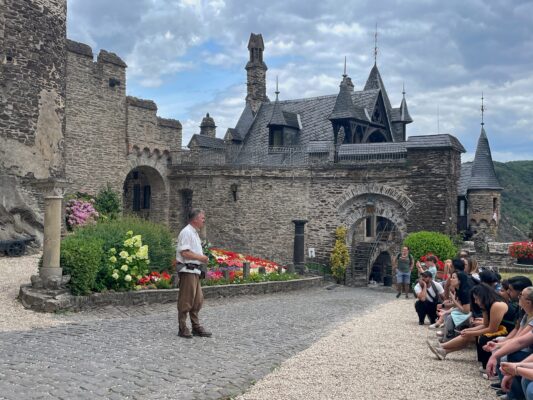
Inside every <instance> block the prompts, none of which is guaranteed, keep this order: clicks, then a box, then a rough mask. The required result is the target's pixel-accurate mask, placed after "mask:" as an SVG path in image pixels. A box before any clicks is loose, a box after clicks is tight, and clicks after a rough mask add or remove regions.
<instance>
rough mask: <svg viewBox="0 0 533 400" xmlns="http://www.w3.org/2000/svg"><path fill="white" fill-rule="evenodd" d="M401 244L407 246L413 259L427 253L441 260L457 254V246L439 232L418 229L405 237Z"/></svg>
mask: <svg viewBox="0 0 533 400" xmlns="http://www.w3.org/2000/svg"><path fill="white" fill-rule="evenodd" d="M403 245H404V246H407V247H409V252H410V253H411V255H412V256H413V257H414V258H415V260H418V259H420V257H422V256H425V255H426V254H428V253H432V254H434V255H436V256H437V257H438V258H439V259H441V260H443V261H444V260H446V259H448V258H452V259H453V258H455V256H456V255H457V247H456V246H455V245H454V244H453V242H452V241H451V239H450V238H449V237H448V236H446V235H444V234H442V233H439V232H428V231H420V232H415V233H411V234H410V235H408V236H407V237H406V238H405V240H404V242H403Z"/></svg>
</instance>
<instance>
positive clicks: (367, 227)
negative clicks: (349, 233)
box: [365, 217, 373, 237]
mask: <svg viewBox="0 0 533 400" xmlns="http://www.w3.org/2000/svg"><path fill="white" fill-rule="evenodd" d="M372 231H373V229H372V217H367V218H366V224H365V236H366V237H372V236H373V235H372Z"/></svg>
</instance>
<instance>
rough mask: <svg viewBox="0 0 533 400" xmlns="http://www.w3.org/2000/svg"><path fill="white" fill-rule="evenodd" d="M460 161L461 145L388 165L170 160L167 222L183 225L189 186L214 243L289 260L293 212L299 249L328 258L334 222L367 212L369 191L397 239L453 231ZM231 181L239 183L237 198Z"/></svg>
mask: <svg viewBox="0 0 533 400" xmlns="http://www.w3.org/2000/svg"><path fill="white" fill-rule="evenodd" d="M422 155H425V156H427V157H429V159H427V158H422ZM458 163H459V153H457V154H456V152H454V151H451V150H442V151H440V152H439V151H432V152H427V151H426V152H424V153H423V154H414V155H411V154H410V155H409V157H408V162H407V163H406V162H398V163H397V164H389V165H387V166H383V165H365V166H343V167H339V168H337V167H330V168H309V169H307V168H292V169H289V168H287V169H281V168H277V169H276V168H262V169H258V168H231V167H217V168H213V167H211V168H209V167H204V168H200V167H197V168H190V169H188V168H185V167H180V166H173V167H172V173H171V175H170V176H169V182H170V204H171V209H170V214H169V223H170V226H171V228H172V230H173V231H175V232H178V231H179V230H180V229H181V228H182V226H183V221H184V213H185V205H184V204H183V199H184V197H183V191H184V190H191V191H192V193H193V200H192V205H193V206H194V207H200V208H203V209H205V211H206V213H207V221H208V222H207V237H208V239H209V241H210V242H212V243H213V244H214V245H216V246H222V247H226V248H229V249H233V250H236V251H242V252H246V253H251V254H255V255H258V256H262V257H268V258H272V259H273V260H275V261H279V262H283V263H288V262H291V261H292V255H293V243H294V224H293V223H292V220H293V219H306V220H308V221H309V222H308V224H307V225H306V228H305V247H306V252H305V253H306V255H307V248H309V247H313V248H315V249H316V260H315V261H318V262H327V261H328V259H329V253H330V250H331V248H332V247H333V244H334V232H335V229H336V228H337V226H339V225H340V224H346V225H347V227H348V229H349V230H350V231H351V233H350V234H351V235H353V233H354V231H355V228H356V227H357V226H360V222H361V221H362V220H363V219H364V218H366V217H367V216H369V215H370V214H368V213H367V212H366V211H365V204H366V202H367V201H368V199H372V201H373V202H374V205H375V212H374V215H379V216H383V217H386V218H388V219H390V220H392V221H394V223H395V225H396V226H397V228H398V230H399V231H400V237H398V238H397V240H401V238H402V237H404V236H405V235H406V234H407V233H409V232H414V231H419V230H433V231H438V232H442V233H450V232H453V229H454V228H455V224H456V221H455V214H454V212H455V210H456V199H457V189H456V187H455V185H453V184H452V183H453V182H455V181H454V175H455V177H456V174H457V173H458V171H459V164H458ZM450 171H452V173H450ZM232 185H237V199H236V200H234V197H233V193H232V190H231V186H232ZM450 218H451V219H450ZM443 221H444V222H446V223H445V224H442V222H443ZM448 221H450V222H448ZM349 242H350V241H349ZM348 244H350V245H351V242H350V243H348Z"/></svg>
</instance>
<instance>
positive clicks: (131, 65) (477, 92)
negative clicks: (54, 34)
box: [67, 0, 533, 161]
mask: <svg viewBox="0 0 533 400" xmlns="http://www.w3.org/2000/svg"><path fill="white" fill-rule="evenodd" d="M67 4H68V5H67V7H68V8H67V9H68V14H67V36H68V37H69V39H72V40H76V41H79V42H83V43H86V44H88V45H90V46H91V47H92V48H93V51H94V53H95V54H97V53H98V51H99V50H100V49H105V50H107V51H111V52H114V53H117V54H118V55H119V56H120V57H121V58H122V59H123V60H125V62H126V63H127V64H128V69H127V93H128V95H131V96H135V97H139V98H144V99H151V100H154V101H155V102H156V103H157V105H158V115H159V116H161V117H164V118H174V119H178V120H180V122H181V123H182V125H183V145H184V146H186V145H187V143H188V142H189V139H190V137H191V136H192V135H193V134H195V133H199V125H200V123H201V121H202V118H203V117H204V116H205V114H206V113H209V114H210V115H211V116H212V117H213V118H214V120H215V123H216V125H217V137H224V134H225V132H226V129H227V128H232V127H235V124H236V122H237V120H238V118H239V115H240V113H241V112H242V109H243V108H244V104H245V97H246V71H245V70H244V67H245V65H246V62H247V60H248V50H247V44H248V39H249V37H250V33H251V32H253V33H261V34H262V35H263V39H264V42H265V51H264V61H265V63H266V64H267V66H268V71H267V95H268V96H269V97H270V99H274V98H275V94H274V91H275V86H276V85H275V82H276V77H278V79H279V91H280V100H290V99H298V98H303V97H314V96H321V95H331V94H337V93H338V90H339V83H340V81H341V79H342V73H343V66H344V57H346V59H347V74H348V75H349V76H350V77H351V79H352V81H353V83H354V85H355V90H361V89H362V88H363V86H364V84H365V81H366V79H367V77H368V74H369V73H370V70H371V68H372V66H373V64H374V47H375V32H376V24H377V32H378V35H377V48H378V51H377V65H378V67H379V69H380V72H381V76H382V78H383V81H384V84H385V88H386V90H387V93H388V95H389V98H390V100H391V103H392V105H393V107H398V106H399V105H400V102H401V99H402V90H403V87H404V85H405V92H406V100H407V104H408V107H409V112H410V114H411V117H412V118H413V120H414V122H413V123H412V124H411V125H408V127H407V128H408V129H407V133H408V135H409V136H414V135H427V134H436V133H450V134H452V135H454V136H456V137H457V138H459V140H460V141H461V143H462V144H463V145H464V147H465V148H466V150H467V153H466V154H465V155H463V161H469V160H471V159H473V156H474V152H475V148H476V144H477V140H478V138H479V134H480V129H481V127H480V122H481V110H480V108H481V96H482V93H483V97H484V105H485V108H486V110H485V113H484V121H485V130H486V132H487V136H488V138H489V142H490V145H491V149H492V156H493V159H494V160H496V161H511V160H533V128H532V126H533V1H531V0H530V1H521V0H449V1H445V2H443V1H440V0H416V1H415V0H388V1H379V0H372V1H370V0H357V1H355V0H354V1H350V0H321V1H319V2H312V1H311V2H310V1H309V0H283V1H279V0H270V1H259V0H246V1H244V0H240V1H236V0H91V1H87V0H68V1H67Z"/></svg>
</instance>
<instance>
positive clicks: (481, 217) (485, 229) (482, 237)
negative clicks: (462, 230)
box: [468, 190, 501, 247]
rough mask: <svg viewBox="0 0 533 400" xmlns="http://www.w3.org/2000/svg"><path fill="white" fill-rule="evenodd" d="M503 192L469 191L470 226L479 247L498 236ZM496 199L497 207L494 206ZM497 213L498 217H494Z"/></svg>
mask: <svg viewBox="0 0 533 400" xmlns="http://www.w3.org/2000/svg"><path fill="white" fill-rule="evenodd" d="M500 196H501V192H500V191H497V190H471V191H469V192H468V219H469V226H470V229H471V230H472V232H473V233H474V240H475V241H476V243H477V245H478V247H479V246H481V245H483V244H484V243H487V242H488V241H490V240H491V239H492V240H494V239H495V238H496V235H497V232H498V219H499V216H500V215H501V214H500V207H501V197H500ZM494 201H496V207H494ZM494 213H496V219H494V218H493V215H494Z"/></svg>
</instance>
